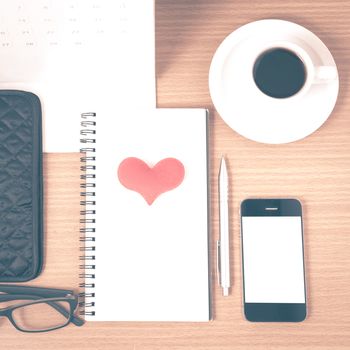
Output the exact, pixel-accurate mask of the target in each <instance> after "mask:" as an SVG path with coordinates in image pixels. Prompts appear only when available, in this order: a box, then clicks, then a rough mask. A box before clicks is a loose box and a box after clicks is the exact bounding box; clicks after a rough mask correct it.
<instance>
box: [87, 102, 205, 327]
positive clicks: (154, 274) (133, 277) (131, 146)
mask: <svg viewBox="0 0 350 350" xmlns="http://www.w3.org/2000/svg"><path fill="white" fill-rule="evenodd" d="M96 123H97V127H96V150H97V151H96V167H97V168H96V184H97V185H96V189H95V190H96V198H95V200H96V203H97V205H96V224H95V226H96V242H92V243H90V244H91V245H94V244H95V243H96V251H95V252H94V254H95V255H96V261H95V263H96V269H95V271H93V272H94V274H95V279H94V280H93V281H92V282H93V283H95V288H94V290H93V291H94V293H95V298H93V301H94V302H95V307H93V308H89V309H88V310H89V311H91V310H93V311H95V313H96V314H95V316H92V317H89V316H86V319H87V320H89V321H208V320H209V318H210V306H209V270H208V193H207V115H206V111H205V110H203V109H158V110H153V111H146V110H143V111H134V112H132V111H121V110H119V111H118V110H114V109H113V108H112V107H110V108H106V109H104V110H99V111H97V116H96ZM128 157H137V158H140V159H142V160H143V161H144V162H146V163H147V164H148V165H149V166H154V165H155V164H156V163H157V162H159V161H160V160H161V159H164V158H169V157H171V158H176V159H177V160H179V161H181V162H182V164H183V166H184V168H185V176H184V180H183V182H182V183H181V184H180V185H179V186H178V187H177V188H175V189H173V190H171V191H168V192H165V193H163V194H161V195H160V196H159V197H158V198H157V199H156V200H155V201H154V202H153V204H152V205H148V204H147V203H146V201H145V200H144V198H143V197H142V196H141V195H140V194H139V193H137V192H134V191H131V190H129V189H127V188H125V187H124V186H123V185H122V184H121V183H120V181H119V179H118V175H117V174H118V167H119V165H120V163H121V162H122V160H124V159H125V158H128ZM87 245H89V243H88V244H87ZM86 283H91V280H86ZM87 292H89V290H87ZM89 301H91V300H87V302H89Z"/></svg>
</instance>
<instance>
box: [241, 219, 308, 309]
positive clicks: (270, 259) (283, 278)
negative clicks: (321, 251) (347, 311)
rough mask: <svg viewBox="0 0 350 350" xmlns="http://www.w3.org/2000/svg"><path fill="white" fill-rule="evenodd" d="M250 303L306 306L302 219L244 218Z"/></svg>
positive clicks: (246, 279) (243, 232) (246, 292)
mask: <svg viewBox="0 0 350 350" xmlns="http://www.w3.org/2000/svg"><path fill="white" fill-rule="evenodd" d="M242 236H243V268H244V293H245V302H246V303H305V288H304V266H303V239H302V221H301V217H299V216H243V217H242Z"/></svg>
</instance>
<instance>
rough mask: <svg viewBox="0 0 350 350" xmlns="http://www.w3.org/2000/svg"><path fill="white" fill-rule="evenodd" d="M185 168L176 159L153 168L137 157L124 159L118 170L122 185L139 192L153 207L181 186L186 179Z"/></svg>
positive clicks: (162, 161)
mask: <svg viewBox="0 0 350 350" xmlns="http://www.w3.org/2000/svg"><path fill="white" fill-rule="evenodd" d="M184 175H185V168H184V166H183V164H182V163H181V162H180V161H179V160H177V159H175V158H165V159H162V160H161V161H159V162H158V163H157V164H156V165H155V166H154V167H153V168H151V167H149V166H148V165H147V164H146V163H145V162H144V161H143V160H141V159H139V158H135V157H130V158H126V159H124V160H123V161H122V162H121V163H120V165H119V168H118V178H119V181H120V183H121V184H122V185H123V186H125V187H126V188H128V189H129V190H132V191H135V192H138V193H140V194H141V195H142V197H143V198H144V199H145V200H146V202H147V203H148V204H149V205H151V204H152V203H153V202H154V200H155V199H156V198H157V197H158V196H159V195H161V194H162V193H164V192H167V191H170V190H173V189H174V188H176V187H177V186H179V185H180V184H181V182H182V180H183V178H184Z"/></svg>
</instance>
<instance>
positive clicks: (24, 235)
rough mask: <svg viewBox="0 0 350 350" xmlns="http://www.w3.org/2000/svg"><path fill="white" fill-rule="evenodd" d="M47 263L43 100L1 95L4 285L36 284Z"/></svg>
mask: <svg viewBox="0 0 350 350" xmlns="http://www.w3.org/2000/svg"><path fill="white" fill-rule="evenodd" d="M42 264H43V177H42V133H41V105H40V100H39V98H38V97H37V96H36V95H34V94H32V93H30V92H24V91H15V90H2V91H1V90H0V282H23V281H28V280H31V279H33V278H34V277H36V276H37V275H38V274H39V273H40V271H41V268H42Z"/></svg>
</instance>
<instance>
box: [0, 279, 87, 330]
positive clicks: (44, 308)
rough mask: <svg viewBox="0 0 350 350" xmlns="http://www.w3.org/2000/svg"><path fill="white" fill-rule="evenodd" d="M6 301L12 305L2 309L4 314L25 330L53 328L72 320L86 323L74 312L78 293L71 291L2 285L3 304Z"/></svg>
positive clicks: (76, 323)
mask: <svg viewBox="0 0 350 350" xmlns="http://www.w3.org/2000/svg"><path fill="white" fill-rule="evenodd" d="M13 301H14V302H15V304H13V303H12V302H13ZM2 303H7V304H8V303H10V304H11V305H6V306H5V307H2V308H0V317H1V316H4V317H7V318H8V319H9V321H10V322H11V323H12V324H13V326H14V327H15V328H16V329H18V330H19V331H22V332H48V331H53V330H55V329H59V328H62V327H65V326H67V325H68V324H69V323H70V322H72V323H73V324H75V325H76V326H82V325H83V324H84V321H83V320H82V319H80V318H79V317H77V316H75V315H74V311H75V309H76V307H77V306H78V296H77V295H74V294H73V291H71V290H63V289H53V288H37V287H27V286H15V285H4V284H0V306H2V305H3V304H2Z"/></svg>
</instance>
